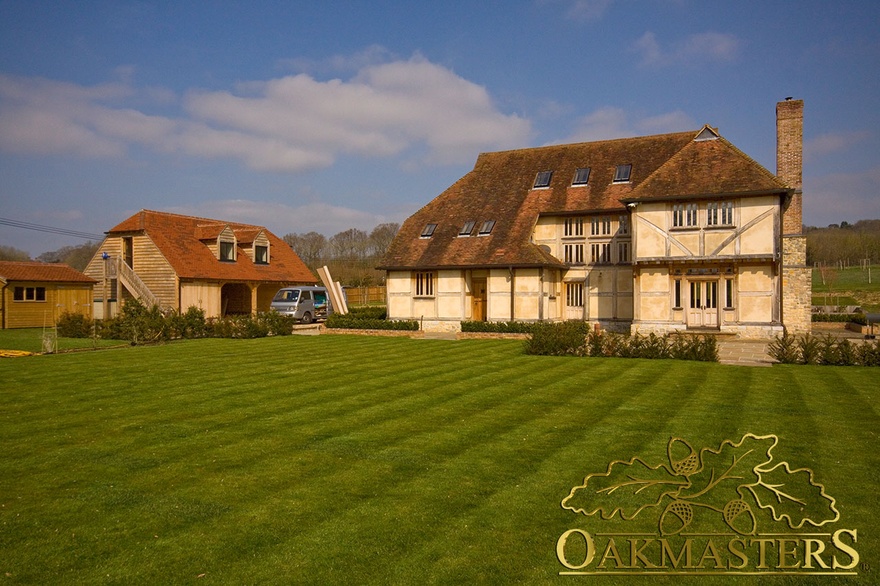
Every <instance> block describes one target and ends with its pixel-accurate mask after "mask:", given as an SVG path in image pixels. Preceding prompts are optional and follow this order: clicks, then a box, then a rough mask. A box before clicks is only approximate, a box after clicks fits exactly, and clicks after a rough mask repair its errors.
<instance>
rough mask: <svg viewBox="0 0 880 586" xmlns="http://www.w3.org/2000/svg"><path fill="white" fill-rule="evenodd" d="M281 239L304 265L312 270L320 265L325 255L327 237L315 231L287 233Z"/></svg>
mask: <svg viewBox="0 0 880 586" xmlns="http://www.w3.org/2000/svg"><path fill="white" fill-rule="evenodd" d="M283 240H284V241H285V242H286V243H287V244H288V246H290V247H291V248H292V249H293V251H294V252H295V253H296V254H297V256H299V258H300V259H302V261H303V262H304V263H306V266H307V267H309V268H310V269H312V270H315V269H317V268H318V267H320V266H321V265H322V264H323V263H324V260H325V257H326V255H327V237H326V236H324V235H323V234H318V233H317V232H314V231H313V232H306V233H305V234H295V233H291V234H287V235H285V236H284V238H283Z"/></svg>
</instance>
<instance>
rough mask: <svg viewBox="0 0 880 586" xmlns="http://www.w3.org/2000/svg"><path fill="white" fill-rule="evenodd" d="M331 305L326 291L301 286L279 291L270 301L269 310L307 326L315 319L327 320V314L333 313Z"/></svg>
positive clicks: (320, 288)
mask: <svg viewBox="0 0 880 586" xmlns="http://www.w3.org/2000/svg"><path fill="white" fill-rule="evenodd" d="M331 305H332V304H331V303H330V296H329V295H327V289H325V288H324V287H310V286H305V285H303V286H295V287H285V288H283V289H280V290H279V291H278V293H276V294H275V297H274V298H273V299H272V305H271V308H272V309H273V310H275V311H277V312H278V313H281V314H284V315H289V316H292V317H294V318H296V319H298V320H299V321H301V322H302V323H304V324H309V323H312V322H313V321H315V320H316V319H327V314H328V313H332V312H333V308H332V306H331Z"/></svg>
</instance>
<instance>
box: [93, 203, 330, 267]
mask: <svg viewBox="0 0 880 586" xmlns="http://www.w3.org/2000/svg"><path fill="white" fill-rule="evenodd" d="M227 226H228V227H229V228H230V229H231V230H232V231H233V233H234V234H235V236H236V241H237V242H238V244H239V246H238V250H237V251H236V260H235V261H234V262H230V261H221V260H219V259H218V258H217V257H216V256H215V255H214V253H213V252H212V251H211V250H210V249H209V248H208V242H207V241H210V240H216V239H217V237H218V236H219V235H220V233H221V232H222V231H223V230H225V229H226V227H227ZM260 232H262V233H264V234H265V235H266V237H267V238H268V240H269V264H256V263H254V262H253V261H252V260H251V259H250V257H249V256H248V252H247V251H245V250H244V249H243V248H242V247H241V245H242V244H251V243H253V242H254V239H255V238H256V237H257V235H259V234H260ZM107 234H108V236H128V235H137V234H146V235H147V236H149V237H150V239H151V240H152V241H153V243H154V244H155V245H156V247H157V248H158V249H159V251H160V252H161V253H162V255H163V256H164V257H165V259H166V260H167V261H168V263H169V264H171V266H172V267H173V269H174V271H175V272H176V273H177V276H178V277H179V278H182V279H211V280H218V279H219V280H224V281H271V282H285V283H317V281H318V280H317V279H316V278H315V277H314V275H312V273H311V271H309V269H308V267H306V265H305V263H303V262H302V260H300V258H299V257H298V256H297V255H296V253H295V252H294V251H293V250H292V249H291V248H290V246H288V245H287V243H285V242H284V241H283V240H281V239H280V238H278V237H277V236H276V235H275V234H273V233H272V232H270V231H269V230H267V229H266V228H263V227H262V226H254V225H251V224H240V223H237V222H222V221H220V220H212V219H209V218H197V217H193V216H183V215H179V214H171V213H167V212H156V211H152V210H141V211H139V212H138V213H136V214H135V215H133V216H131V217H130V218H128V219H126V220H124V221H123V222H121V223H119V224H118V225H116V226H114V227H113V228H111V229H110V230H109V231H108V232H107Z"/></svg>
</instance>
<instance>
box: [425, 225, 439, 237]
mask: <svg viewBox="0 0 880 586" xmlns="http://www.w3.org/2000/svg"><path fill="white" fill-rule="evenodd" d="M436 229H437V224H425V227H424V228H423V229H422V234H421V237H422V238H430V237H431V236H433V235H434V230H436Z"/></svg>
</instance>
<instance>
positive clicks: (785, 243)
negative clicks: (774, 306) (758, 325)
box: [782, 236, 812, 334]
mask: <svg viewBox="0 0 880 586" xmlns="http://www.w3.org/2000/svg"><path fill="white" fill-rule="evenodd" d="M806 263H807V239H806V237H804V236H784V237H783V238H782V323H783V325H784V326H785V331H786V332H788V333H789V334H806V333H809V331H810V328H811V319H812V317H811V311H812V272H811V271H810V268H809V267H808V266H807V264H806Z"/></svg>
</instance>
